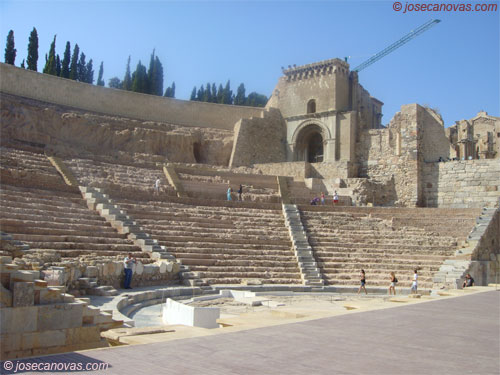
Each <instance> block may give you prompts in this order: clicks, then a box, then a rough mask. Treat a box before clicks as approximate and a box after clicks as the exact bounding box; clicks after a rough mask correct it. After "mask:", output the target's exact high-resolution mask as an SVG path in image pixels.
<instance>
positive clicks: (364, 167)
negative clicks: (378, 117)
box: [356, 104, 421, 207]
mask: <svg viewBox="0 0 500 375" xmlns="http://www.w3.org/2000/svg"><path fill="white" fill-rule="evenodd" d="M419 108H421V107H420V106H418V105H417V104H409V105H404V106H402V107H401V112H398V113H396V115H395V116H394V118H393V119H392V121H391V123H390V124H389V126H388V128H387V129H380V130H368V131H364V132H362V133H361V135H360V141H359V142H358V144H357V145H356V151H357V160H358V163H359V175H360V177H370V178H375V179H379V180H387V179H394V188H395V191H396V196H397V200H396V201H395V202H394V203H395V205H399V206H410V207H411V206H416V205H417V204H418V198H419V191H418V189H419V187H418V181H419V167H418V147H417V114H418V111H419Z"/></svg>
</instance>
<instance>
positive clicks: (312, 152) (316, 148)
mask: <svg viewBox="0 0 500 375" xmlns="http://www.w3.org/2000/svg"><path fill="white" fill-rule="evenodd" d="M296 149H297V153H296V160H298V161H307V162H309V163H320V162H322V161H323V152H324V147H323V132H322V129H321V127H319V126H318V125H315V124H312V125H308V126H306V127H305V128H303V129H302V130H301V131H300V133H299V134H298V137H297V145H296Z"/></svg>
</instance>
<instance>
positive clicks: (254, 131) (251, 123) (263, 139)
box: [229, 108, 286, 167]
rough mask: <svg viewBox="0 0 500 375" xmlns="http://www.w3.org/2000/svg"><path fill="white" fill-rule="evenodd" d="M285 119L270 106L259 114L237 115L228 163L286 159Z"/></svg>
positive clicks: (273, 161) (269, 161) (231, 164)
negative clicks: (239, 117)
mask: <svg viewBox="0 0 500 375" xmlns="http://www.w3.org/2000/svg"><path fill="white" fill-rule="evenodd" d="M285 142H286V123H285V121H284V120H283V117H281V114H280V112H279V110H277V109H274V108H270V109H268V110H266V111H265V112H264V115H263V117H252V118H250V119H241V120H240V121H238V122H237V123H236V125H235V127H234V143H233V151H232V153H231V159H230V162H229V165H230V166H231V167H239V166H250V165H252V164H255V163H275V162H284V161H285V160H286V148H285Z"/></svg>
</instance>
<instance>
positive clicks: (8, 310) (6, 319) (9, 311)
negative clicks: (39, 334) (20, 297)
mask: <svg viewBox="0 0 500 375" xmlns="http://www.w3.org/2000/svg"><path fill="white" fill-rule="evenodd" d="M37 315H38V306H26V307H4V308H1V309H0V333H1V334H5V333H21V332H34V331H36V330H37V329H38V325H37V323H38V320H37Z"/></svg>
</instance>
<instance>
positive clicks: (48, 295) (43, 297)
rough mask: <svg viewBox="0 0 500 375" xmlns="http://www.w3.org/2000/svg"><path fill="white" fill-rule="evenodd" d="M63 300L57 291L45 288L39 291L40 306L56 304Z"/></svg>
mask: <svg viewBox="0 0 500 375" xmlns="http://www.w3.org/2000/svg"><path fill="white" fill-rule="evenodd" d="M62 300H63V297H62V295H61V292H60V291H59V290H58V289H52V288H47V289H43V290H40V298H39V303H40V305H48V304H51V303H58V302H61V301H62Z"/></svg>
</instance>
